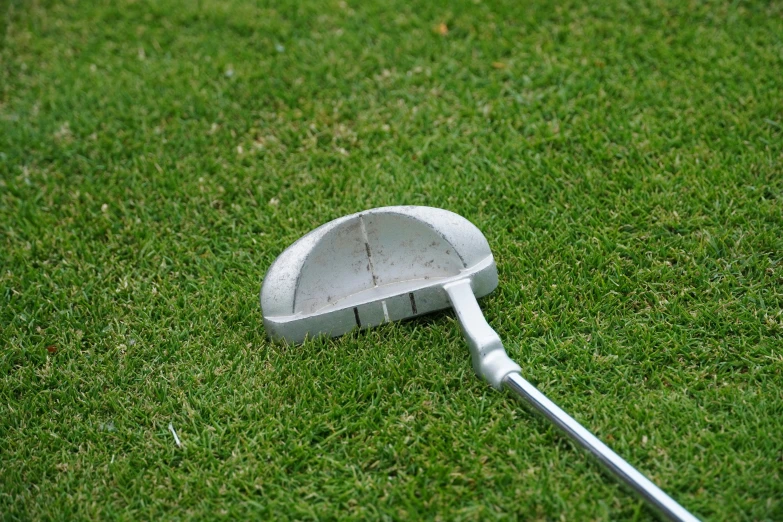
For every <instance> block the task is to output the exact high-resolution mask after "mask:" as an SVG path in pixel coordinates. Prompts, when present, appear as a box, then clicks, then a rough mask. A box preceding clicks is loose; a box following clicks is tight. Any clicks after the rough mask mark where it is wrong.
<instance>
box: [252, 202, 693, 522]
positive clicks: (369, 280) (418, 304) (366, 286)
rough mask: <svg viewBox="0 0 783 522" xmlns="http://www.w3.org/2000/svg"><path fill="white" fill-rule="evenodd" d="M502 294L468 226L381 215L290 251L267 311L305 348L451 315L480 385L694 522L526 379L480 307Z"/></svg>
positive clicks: (415, 212) (432, 212)
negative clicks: (526, 407) (531, 411)
mask: <svg viewBox="0 0 783 522" xmlns="http://www.w3.org/2000/svg"><path fill="white" fill-rule="evenodd" d="M497 285H498V274H497V267H496V265H495V260H494V258H493V257H492V252H491V251H490V249H489V244H488V243H487V240H486V239H485V238H484V235H483V234H482V233H481V232H480V231H479V229H478V228H476V227H475V226H474V225H473V224H472V223H470V222H469V221H468V220H467V219H465V218H463V217H461V216H459V215H457V214H454V213H453V212H449V211H447V210H442V209H437V208H431V207H413V206H410V207H384V208H376V209H372V210H367V211H364V212H359V213H357V214H351V215H349V216H345V217H341V218H339V219H335V220H334V221H331V222H329V223H327V224H325V225H323V226H321V227H319V228H317V229H315V230H313V231H312V232H310V233H309V234H307V235H305V236H304V237H302V238H301V239H300V240H298V241H297V242H295V243H294V244H293V245H291V246H290V247H288V249H286V250H285V252H283V253H282V254H280V256H279V257H278V258H277V259H276V260H275V262H274V263H273V264H272V266H271V267H270V268H269V271H268V272H267V274H266V276H265V277H264V282H263V284H262V286H261V309H262V312H263V315H264V327H265V328H266V331H267V334H268V335H269V336H270V337H271V338H273V339H285V340H286V341H288V342H292V343H300V342H302V341H304V340H305V339H306V338H307V337H315V336H318V335H329V336H339V335H342V334H344V333H346V332H348V331H350V330H352V329H353V328H356V327H359V328H371V327H373V326H377V325H379V324H382V323H384V322H390V321H399V320H402V319H408V318H411V317H415V316H418V315H422V314H426V313H430V312H434V311H436V310H442V309H446V308H454V310H455V312H456V314H457V318H458V319H459V323H460V327H461V328H462V331H463V333H464V335H465V338H466V339H467V341H468V346H469V347H470V353H471V359H472V363H473V369H474V371H475V372H476V374H477V375H479V376H480V377H482V378H483V379H484V380H486V381H487V382H488V383H490V384H491V385H492V386H493V387H494V388H496V389H501V388H502V387H503V386H505V387H506V388H508V389H509V390H511V391H512V392H513V393H515V394H516V395H517V396H518V397H519V398H521V399H523V400H525V401H526V402H527V403H528V404H530V405H531V406H533V407H534V408H535V409H536V410H537V411H539V412H540V413H541V414H543V415H544V416H545V417H546V418H547V419H549V420H550V421H551V422H553V423H554V424H555V425H556V426H558V427H559V428H560V429H561V430H562V431H563V432H564V433H565V434H566V435H568V436H569V437H570V438H571V439H572V440H573V441H574V442H576V443H578V444H579V445H581V446H582V447H583V448H585V449H586V450H588V451H589V452H590V453H591V454H592V455H594V456H595V457H596V458H598V460H599V461H601V463H603V464H604V465H605V466H606V467H607V469H608V470H609V471H611V472H612V473H614V474H615V475H616V476H617V477H618V478H619V479H620V480H622V481H623V482H624V483H625V484H627V485H628V486H630V487H631V488H633V490H634V491H635V492H636V493H638V494H639V495H640V496H641V497H642V498H643V499H645V500H646V501H647V502H648V503H649V504H650V505H651V506H652V507H653V508H655V509H656V510H657V511H658V512H659V513H661V514H662V515H663V516H665V517H667V518H669V519H671V520H677V521H689V522H692V521H698V519H697V518H696V517H694V516H693V515H691V514H690V513H689V512H688V511H686V510H685V508H683V507H682V506H680V505H679V504H678V503H677V502H675V501H674V500H673V499H672V498H671V497H669V496H668V495H667V494H666V493H664V492H663V491H662V490H661V489H660V488H658V487H657V486H656V485H655V484H653V483H652V482H651V481H650V480H648V479H647V478H646V477H645V476H644V475H642V474H641V473H639V472H638V471H637V470H636V469H634V468H633V466H631V465H630V464H628V463H627V462H626V461H625V460H623V459H622V458H621V457H620V456H619V455H617V454H616V453H615V452H614V451H612V450H611V449H609V447H607V446H606V445H605V444H604V443H602V442H601V441H600V440H598V439H597V438H596V437H595V436H594V435H593V434H591V433H590V432H589V431H587V430H586V429H585V428H584V427H582V426H581V425H580V424H579V423H578V422H576V420H574V419H573V418H572V417H571V416H569V415H568V414H567V413H565V412H564V411H563V410H561V409H560V408H559V407H558V406H557V405H556V404H555V403H553V402H552V401H550V400H549V399H547V398H546V397H545V396H544V394H542V393H541V392H540V391H538V390H537V389H536V388H535V387H534V386H533V385H532V384H530V383H529V382H527V381H526V380H525V379H524V378H523V377H522V375H521V371H522V369H521V368H520V367H519V365H518V364H517V363H515V362H514V361H513V360H511V358H509V356H508V354H507V353H506V350H505V349H504V348H503V343H502V342H501V340H500V337H499V336H498V334H497V333H496V332H495V330H493V329H492V327H491V326H490V325H489V324H488V323H487V321H486V320H485V319H484V315H483V314H482V313H481V309H480V308H479V305H478V302H477V301H476V298H477V297H483V296H485V295H487V294H489V293H490V292H492V291H493V290H494V289H495V288H496V287H497Z"/></svg>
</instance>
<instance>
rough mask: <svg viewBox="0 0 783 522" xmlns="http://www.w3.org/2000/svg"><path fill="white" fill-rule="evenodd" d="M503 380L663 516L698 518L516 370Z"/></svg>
mask: <svg viewBox="0 0 783 522" xmlns="http://www.w3.org/2000/svg"><path fill="white" fill-rule="evenodd" d="M503 384H505V385H506V387H507V388H508V389H510V390H511V391H513V392H514V393H515V394H516V395H518V396H519V398H521V399H524V401H525V402H527V403H528V404H530V405H531V406H533V407H534V408H535V409H536V410H537V411H539V412H540V413H541V414H543V415H544V416H545V417H546V418H547V419H549V420H550V421H552V422H553V423H554V424H555V425H556V426H557V427H558V428H560V429H561V430H562V431H563V432H564V433H565V434H566V435H568V437H569V438H570V439H571V440H573V441H574V442H576V443H577V444H579V445H580V446H582V447H583V448H585V449H586V450H587V451H589V452H590V453H592V454H593V455H594V456H595V457H596V458H597V459H598V460H600V461H601V462H602V463H603V464H604V466H606V468H607V469H608V470H609V471H611V472H612V473H614V474H615V476H616V477H617V478H619V479H620V480H622V481H623V482H624V483H625V484H627V485H628V486H630V487H631V488H632V489H633V490H634V491H635V492H636V493H638V494H639V495H640V496H641V497H642V498H643V499H644V500H646V501H647V502H648V503H649V504H650V505H651V506H652V507H653V508H654V509H655V510H657V511H658V512H659V513H661V514H662V515H664V516H665V517H666V518H668V519H669V520H675V521H687V522H698V521H699V519H698V518H696V517H694V516H693V515H691V514H690V513H689V512H688V511H687V510H686V509H685V508H684V507H682V506H681V505H679V504H678V503H677V502H676V501H675V500H674V499H673V498H671V497H670V496H669V495H667V494H666V493H664V492H663V490H662V489H661V488H659V487H658V486H656V485H655V484H653V483H652V482H651V481H650V480H649V479H648V478H647V477H645V476H644V475H642V474H641V473H639V472H638V471H636V469H635V468H634V467H633V466H631V465H630V464H628V463H627V462H626V461H625V460H623V459H622V458H621V457H620V456H619V455H618V454H617V453H615V452H614V451H612V450H611V449H610V448H609V447H608V446H607V445H606V444H604V443H603V442H601V441H600V440H598V438H597V437H596V436H595V435H593V434H592V433H590V432H589V431H587V430H586V429H585V428H584V427H583V426H582V425H581V424H579V423H578V422H576V421H575V420H574V418H573V417H571V416H570V415H568V414H567V413H566V412H564V411H563V410H561V409H560V407H558V405H557V404H555V403H554V402H552V401H550V400H549V399H547V398H546V396H545V395H544V394H543V393H541V392H540V391H538V390H537V389H536V387H535V386H533V385H532V384H530V383H529V382H527V381H526V380H525V379H524V378H523V377H522V376H521V375H520V374H519V373H516V372H513V373H510V374H508V375H507V376H506V377H505V379H504V380H503Z"/></svg>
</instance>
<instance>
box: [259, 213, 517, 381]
mask: <svg viewBox="0 0 783 522" xmlns="http://www.w3.org/2000/svg"><path fill="white" fill-rule="evenodd" d="M497 285H498V275H497V267H496V266H495V260H494V258H493V257H492V252H491V251H490V250H489V244H488V243H487V240H486V239H485V238H484V235H483V234H482V233H481V232H480V231H479V229H478V228H476V227H475V226H474V225H473V224H472V223H471V222H469V221H468V220H467V219H465V218H463V217H462V216H459V215H457V214H454V213H453V212H449V211H448V210H442V209H438V208H431V207H412V206H411V207H383V208H376V209H372V210H367V211H365V212H359V213H357V214H351V215H349V216H345V217H341V218H338V219H335V220H334V221H330V222H329V223H327V224H325V225H323V226H321V227H319V228H317V229H315V230H313V231H312V232H310V233H309V234H307V235H306V236H304V237H302V238H301V239H300V240H299V241H297V242H296V243H294V244H293V245H291V246H290V247H288V249H286V250H285V252H283V253H282V254H280V256H279V257H278V258H277V259H276V260H275V262H274V263H273V264H272V266H271V268H270V269H269V271H268V272H267V274H266V277H264V282H263V285H262V286H261V309H262V311H263V315H264V327H265V328H266V331H267V333H268V335H269V336H270V337H272V338H273V339H285V340H286V341H288V342H291V343H300V342H302V341H304V340H305V338H307V337H315V336H318V335H328V336H332V337H336V336H339V335H343V334H344V333H346V332H349V331H350V330H352V329H354V328H357V327H358V328H371V327H373V326H378V325H379V324H382V323H387V322H391V321H399V320H402V319H408V318H411V317H416V316H418V315H422V314H426V313H430V312H434V311H436V310H443V309H446V308H450V307H452V306H453V307H454V308H455V310H456V311H457V315H458V317H459V320H460V324H461V325H462V328H463V331H464V332H465V335H466V336H467V338H468V342H469V344H470V345H471V352H472V356H473V367H474V369H475V370H476V373H478V374H479V375H480V376H482V377H484V378H485V379H486V380H487V381H489V382H490V383H491V384H492V385H493V386H494V387H495V388H498V389H499V388H501V386H502V381H503V378H504V377H505V376H506V375H507V374H508V373H510V372H513V371H520V368H519V366H518V365H517V364H516V363H515V362H513V361H512V360H511V359H509V358H508V356H507V355H506V352H505V350H504V349H503V345H502V343H501V341H500V338H499V337H498V335H497V334H496V333H495V331H494V330H492V328H491V327H490V326H489V325H488V324H487V323H486V321H485V320H484V317H483V315H482V314H481V310H480V309H479V308H478V304H477V303H476V299H475V297H476V296H477V297H482V296H485V295H487V294H488V293H490V292H492V291H493V290H494V289H495V288H496V287H497Z"/></svg>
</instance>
